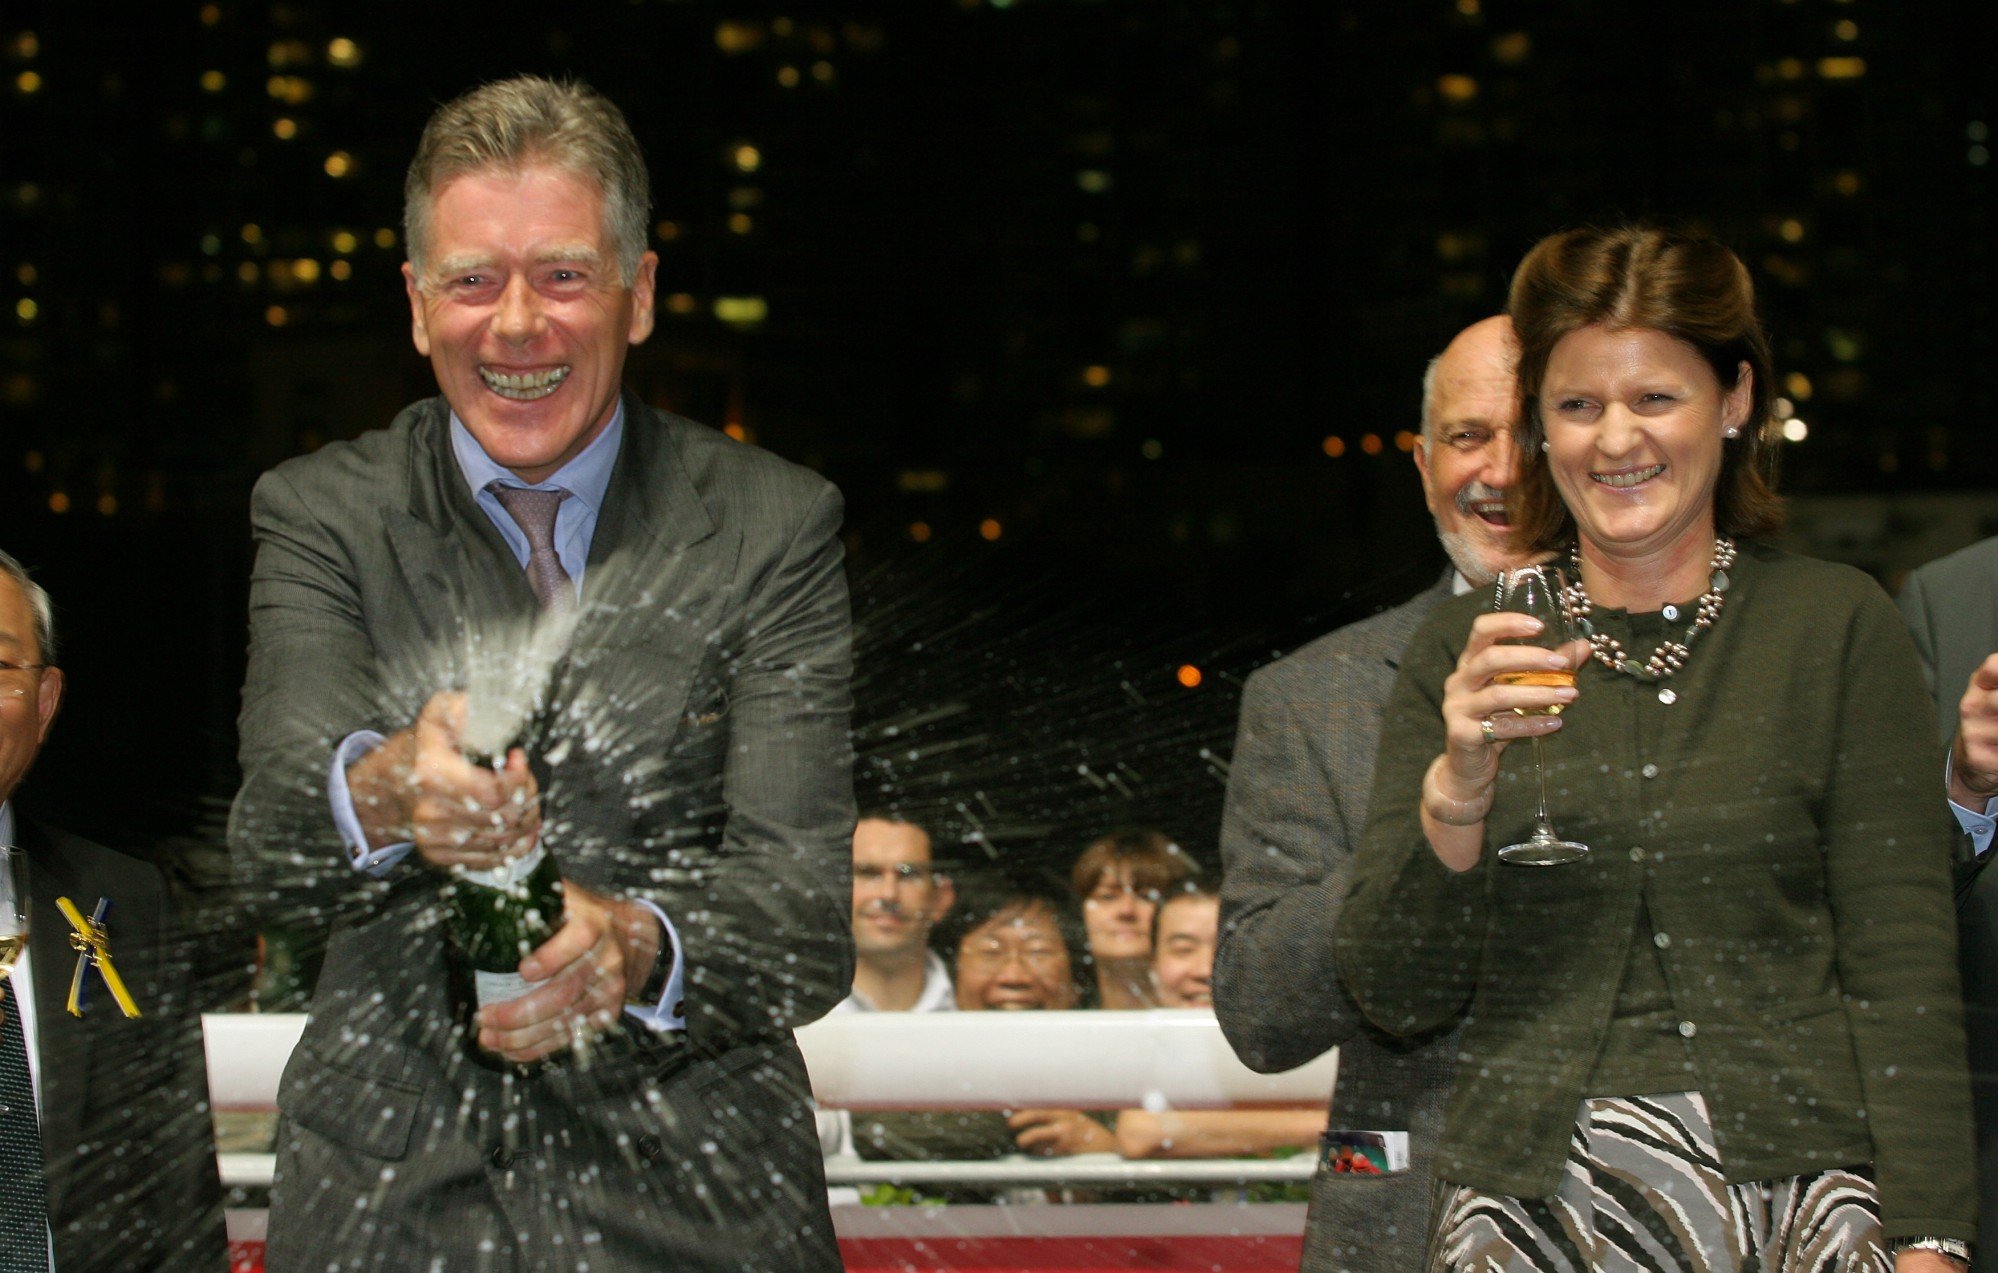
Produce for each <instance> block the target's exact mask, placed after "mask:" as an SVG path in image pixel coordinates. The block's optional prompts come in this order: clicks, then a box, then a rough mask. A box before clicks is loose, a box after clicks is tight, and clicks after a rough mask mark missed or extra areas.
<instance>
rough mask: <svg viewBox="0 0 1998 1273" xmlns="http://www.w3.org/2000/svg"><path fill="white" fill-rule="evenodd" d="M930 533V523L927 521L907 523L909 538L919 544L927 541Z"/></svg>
mask: <svg viewBox="0 0 1998 1273" xmlns="http://www.w3.org/2000/svg"><path fill="white" fill-rule="evenodd" d="M930 533H931V532H930V524H929V523H928V522H910V523H909V538H910V539H912V540H914V541H915V542H916V543H919V544H927V543H929V542H930Z"/></svg>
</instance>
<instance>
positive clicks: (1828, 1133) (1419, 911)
mask: <svg viewBox="0 0 1998 1273" xmlns="http://www.w3.org/2000/svg"><path fill="white" fill-rule="evenodd" d="M1489 604H1490V596H1489V593H1488V592H1480V593H1474V594H1471V595H1469V596H1465V597H1459V598H1456V599H1455V600H1453V601H1450V602H1446V603H1445V604H1444V605H1443V606H1441V607H1439V608H1438V609H1437V611H1436V613H1435V614H1434V615H1432V616H1431V618H1430V621H1429V622H1428V623H1427V624H1426V625H1425V627H1424V628H1423V630H1422V631H1421V632H1420V633H1418V634H1417V635H1416V637H1415V640H1414V642H1413V643H1412V644H1411V645H1410V647H1409V650H1408V655H1407V658H1406V659H1405V661H1404V662H1403V665H1402V673H1401V678H1400V680H1399V681H1398V682H1397V683H1396V685H1395V689H1394V694H1393V696H1392V697H1391V698H1390V700H1389V703H1388V712H1387V718H1386V724H1385V728H1384V729H1383V731H1382V735H1381V738H1382V743H1381V755H1380V758H1379V763H1378V768H1377V772H1376V780H1375V786H1374V796H1373V814H1372V817H1371V819H1370V821H1369V823H1368V827H1367V831H1366V834H1365V838H1364V842H1363V845H1362V848H1361V853H1360V862H1359V864H1358V868H1357V870H1356V872H1355V875H1354V879H1353V885H1352V891H1351V893H1350V895H1349V898H1348V901H1347V904H1346V911H1345V918H1344V920H1343V921H1342V923H1341V925H1340V928H1339V932H1338V955H1339V968H1340V973H1341V976H1342V977H1343V978H1344V979H1345V981H1346V982H1347V985H1348V987H1349V989H1350V990H1351V991H1352V993H1353V995H1354V997H1355V998H1356V999H1357V1000H1358V1002H1359V1003H1360V1004H1361V1006H1362V1007H1363V1009H1364V1010H1365V1011H1366V1012H1367V1014H1368V1015H1369V1016H1370V1017H1371V1018H1372V1019H1373V1020H1374V1021H1376V1022H1377V1023H1379V1024H1380V1025H1381V1026H1382V1027H1383V1028H1385V1029H1388V1030H1391V1031H1395V1032H1398V1033H1414V1032H1418V1031H1423V1030H1428V1029H1432V1028H1434V1027H1436V1026H1438V1025H1440V1024H1442V1023H1444V1022H1447V1021H1449V1020H1451V1019H1452V1018H1454V1017H1456V1016H1457V1015H1459V1014H1460V1013H1461V1014H1467V1017H1468V1020H1467V1022H1466V1027H1465V1031H1466V1032H1465V1038H1464V1058H1463V1062H1462V1064H1461V1065H1460V1067H1459V1070H1458V1080H1457V1088H1456V1091H1455V1094H1454V1096H1453V1098H1452V1101H1451V1106H1450V1112H1449V1117H1448V1127H1447V1131H1446V1134H1445V1139H1444V1145H1443V1148H1442V1151H1441V1152H1440V1153H1439V1154H1438V1156H1437V1168H1436V1170H1437V1174H1438V1175H1439V1176H1441V1177H1443V1178H1445V1179H1448V1180H1453V1181H1458V1182H1461V1183H1464V1184H1469V1185H1473V1186H1476V1187H1479V1188H1482V1189H1487V1190H1491V1191H1496V1192H1500V1193H1506V1194H1512V1195H1515V1196H1520V1197H1546V1196H1549V1195H1551V1194H1553V1192H1554V1190H1555V1187H1556V1183H1557V1181H1558V1179H1559V1177H1560V1173H1561V1164H1562V1162H1563V1160H1564V1159H1565V1158H1566V1155H1567V1150H1568V1137H1569V1131H1570V1129H1571V1127H1572V1125H1573V1123H1574V1120H1575V1115H1576V1113H1577V1110H1578V1107H1579V1105H1580V1102H1581V1101H1582V1100H1583V1099H1584V1098H1586V1097H1589V1096H1592V1095H1626V1094H1628V1093H1597V1092H1590V1091H1587V1090H1585V1089H1586V1087H1587V1086H1588V1084H1589V1082H1590V1080H1591V1077H1592V1076H1593V1074H1594V1072H1595V1063H1596V1060H1597V1057H1598V1054H1599V1053H1600V1052H1601V1050H1602V1045H1603V1039H1604V1036H1605V1032H1606V1030H1607V1028H1608V1024H1609V1021H1610V1019H1611V1017H1612V1015H1613V1013H1614V1012H1615V1010H1616V1001H1617V991H1618V987H1619V983H1620V980H1621V976H1622V973H1623V970H1624V968H1625V966H1626V964H1627V962H1628V959H1627V956H1628V953H1629V943H1630V941H1631V940H1632V934H1633V931H1634V930H1635V929H1636V927H1637V916H1638V907H1639V903H1640V901H1642V902H1643V903H1644V904H1645V905H1646V906H1647V907H1648V909H1649V913H1650V917H1651V921H1652V925H1653V927H1654V928H1655V930H1656V933H1657V938H1656V941H1657V945H1658V951H1659V957H1660V959H1661V962H1662V964H1663V966H1664V969H1665V976H1666V980H1667V982H1668V984H1669V985H1670V988H1671V994H1672V1001H1673V1006H1674V1009H1675V1011H1676V1012H1677V1014H1678V1015H1680V1016H1681V1017H1682V1018H1683V1020H1682V1022H1681V1024H1680V1025H1679V1027H1678V1032H1679V1033H1680V1034H1681V1035H1683V1036H1684V1037H1685V1038H1686V1040H1687V1045H1688V1051H1689V1052H1690V1055H1691V1057H1692V1061H1693V1065H1694V1070H1695V1072H1694V1073H1693V1074H1692V1075H1691V1076H1689V1078H1688V1082H1687V1083H1686V1087H1687V1088H1688V1089H1691V1090H1698V1091H1700V1092H1701V1093H1702V1094H1704V1096H1705V1098H1706V1101H1707V1105H1708V1108H1709V1110H1710V1112H1711V1114H1712V1116H1713V1122H1714V1130H1715V1132H1716V1134H1717V1135H1718V1137H1719V1143H1720V1152H1721V1160H1722V1162H1723V1164H1724V1166H1725V1168H1726V1172H1727V1177H1728V1179H1729V1180H1730V1181H1734V1182H1739V1181H1747V1180H1766V1179H1775V1178H1781V1177H1784V1176H1789V1175H1795V1174H1799V1173H1803V1172H1809V1171H1814V1170H1819V1169H1822V1168H1826V1167H1834V1166H1842V1165H1851V1164H1859V1163H1868V1162H1870V1163H1872V1164H1873V1166H1874V1169H1875V1172H1876V1175H1877V1179H1878V1181H1879V1184H1880V1192H1881V1202H1882V1214H1883V1221H1884V1227H1885V1232H1886V1235H1887V1236H1888V1237H1889V1238H1894V1237H1907V1236H1916V1235H1921V1234H1936V1235H1941V1236H1948V1237H1962V1238H1969V1237H1972V1236H1974V1231H1973V1227H1972V1216H1973V1210H1974V1204H1973V1201H1972V1169H1971V1149H1970V1108H1969V1085H1968V1079H1967V1076H1966V1074H1965V1065H1964V1042H1963V1027H1962V1014H1961V1001H1960V999H1959V995H1958V988H1957V977H1956V969H1955V964H1954V950H1955V944H1954V935H1953V934H1954V928H1953V918H1952V914H1951V906H1950V892H1949V858H1950V845H1951V820H1950V818H1949V816H1948V813H1947V811H1946V805H1945V802H1944V797H1943V793H1942V785H1941V784H1942V774H1943V768H1942V763H1943V762H1942V753H1941V751H1940V750H1939V748H1938V746H1937V743H1936V736H1935V727H1934V725H1933V723H1932V721H1931V717H1930V713H1929V708H1928V699H1927V696H1926V694H1925V693H1924V692H1923V688H1922V680H1921V674H1920V672H1919V671H1918V670H1917V668H1916V663H1915V656H1914V651H1913V648H1912V646H1911V645H1910V643H1909V641H1908V636H1907V633H1906V631H1905V629H1904V628H1903V627H1902V625H1901V621H1900V618H1899V616H1898V615H1897V614H1896V613H1895V611H1894V607H1893V605H1892V603H1891V602H1889V601H1888V599H1887V597H1886V595H1885V594H1884V593H1882V592H1881V591H1880V589H1879V588H1878V587H1877V586H1876V585H1875V584H1874V583H1873V582H1872V581H1871V580H1869V579H1867V578H1866V577H1865V576H1864V575H1862V574H1860V573H1859V572H1857V571H1854V570H1851V569H1848V568H1846V567H1842V566H1834V565H1829V564H1826V563H1823V562H1817V561H1812V560H1809V559H1807V558H1801V557H1793V556H1790V555H1788V554H1785V553H1781V552H1778V551H1776V550H1774V549H1770V548H1764V547H1761V546H1757V545H1751V544H1744V545H1743V546H1742V551H1741V556H1740V558H1739V560H1738V561H1737V563H1736V566H1735V569H1734V571H1733V588H1732V589H1731V590H1730V591H1729V593H1728V596H1727V603H1726V609H1725V611H1724V612H1723V613H1722V615H1721V617H1720V620H1719V622H1718V623H1716V624H1715V625H1714V627H1713V628H1712V629H1710V630H1709V631H1708V632H1707V633H1706V634H1705V635H1704V636H1703V637H1702V638H1701V639H1700V640H1699V641H1698V642H1697V643H1696V644H1695V645H1694V647H1693V652H1692V656H1691V658H1690V659H1689V660H1688V661H1687V664H1686V667H1685V670H1684V671H1682V672H1680V673H1679V674H1678V675H1677V676H1676V677H1674V678H1673V679H1672V680H1671V681H1670V682H1669V683H1668V684H1669V685H1670V686H1671V688H1672V689H1673V690H1674V691H1675V692H1676V695H1677V701H1676V702H1675V703H1672V704H1670V705H1667V704H1664V703H1661V702H1660V700H1659V697H1658V690H1659V686H1658V685H1656V684H1651V683H1645V682H1640V681H1637V680H1635V679H1633V678H1630V677H1627V676H1623V675H1620V674H1617V673H1612V672H1610V671H1609V670H1608V669H1607V668H1604V667H1603V666H1602V665H1600V664H1599V663H1595V662H1593V661H1591V662H1590V663H1589V664H1588V665H1587V666H1585V667H1584V668H1583V669H1582V672H1581V674H1580V677H1579V681H1578V685H1579V688H1580V691H1581V693H1580V696H1579V698H1578V700H1577V701H1576V703H1575V704H1574V705H1573V706H1571V707H1570V708H1569V709H1568V711H1567V713H1566V714H1565V715H1564V716H1563V718H1562V719H1563V722H1564V724H1563V727H1562V729H1561V731H1560V732H1559V733H1557V734H1555V735H1554V736H1553V737H1552V738H1551V739H1550V740H1549V741H1548V742H1547V744H1546V757H1547V765H1548V778H1549V782H1548V788H1549V796H1550V802H1551V805H1552V810H1553V815H1554V822H1555V826H1556V828H1557V829H1558V830H1559V831H1560V832H1561V833H1562V834H1563V835H1565V836H1567V837H1569V838H1575V839H1580V840H1582V841H1584V842H1586V843H1587V844H1588V845H1589V846H1590V847H1591V850H1592V851H1591V853H1590V854H1589V856H1588V859H1587V860H1586V861H1585V862H1582V863H1579V864H1576V865H1571V866H1561V867H1551V868H1526V867H1510V866H1503V865H1499V864H1498V863H1497V862H1496V861H1495V860H1494V859H1493V858H1492V857H1491V856H1490V848H1491V847H1493V846H1497V845H1500V844H1506V843H1510V842H1512V841H1514V840H1518V839H1523V838H1525V837H1526V835H1527V834H1528V833H1529V831H1530V829H1531V822H1532V817H1533V803H1534V792H1533V784H1532V776H1533V765H1532V759H1533V753H1532V748H1531V747H1530V746H1528V745H1526V744H1523V743H1522V744H1519V745H1517V746H1513V747H1509V748H1508V749H1507V752H1506V755H1505V761H1504V768H1503V771H1502V773H1501V775H1500V779H1499V785H1498V793H1497V801H1496V804H1495V805H1494V807H1493V810H1492V813H1491V816H1490V817H1489V818H1488V819H1487V821H1486V823H1485V839H1486V844H1487V846H1488V848H1487V856H1486V858H1485V860H1484V861H1483V862H1481V863H1480V864H1479V865H1478V866H1477V867H1475V868H1473V869H1472V870H1469V871H1466V872H1464V873H1463V874H1461V875H1457V874H1453V873H1451V872H1450V871H1448V870H1447V869H1446V868H1444V867H1443V866H1442V865H1441V864H1440V863H1439V862H1438V861H1437V860H1436V857H1435V855H1434V853H1433V852H1432V851H1431V849H1430V847H1429V844H1428V842H1427V840H1426V839H1425V838H1424V836H1423V833H1422V829H1421V825H1420V819H1419V816H1418V810H1419V801H1420V791H1421V782H1422V775H1423V771H1424V769H1425V768H1426V767H1427V766H1428V764H1429V762H1430V761H1431V760H1432V759H1433V758H1434V757H1435V756H1436V755H1437V753H1438V752H1440V751H1441V750H1442V745H1443V739H1442V720H1441V716H1440V712H1439V708H1440V704H1441V701H1442V684H1443V680H1444V678H1445V677H1446V676H1447V675H1448V674H1449V672H1450V670H1451V669H1452V668H1453V666H1454V665H1455V663H1456V660H1457V657H1458V655H1459V653H1460V652H1461V650H1462V648H1463V645H1464V641H1465V637H1466V635H1467V634H1468V631H1469V628H1470V623H1471V620H1472V619H1473V618H1474V617H1476V615H1477V614H1478V613H1480V612H1481V611H1482V610H1483V609H1485V608H1486V607H1487V606H1488V605H1489ZM1597 620H1598V623H1599V626H1604V627H1605V629H1606V630H1607V631H1609V632H1610V633H1611V634H1612V635H1615V636H1616V637H1618V639H1620V640H1621V641H1622V642H1623V645H1624V647H1625V648H1626V649H1628V650H1633V651H1638V652H1640V657H1642V654H1643V653H1648V652H1649V651H1650V650H1651V649H1652V648H1653V646H1655V645H1656V644H1657V642H1658V640H1659V639H1660V635H1661V633H1662V631H1663V629H1662V628H1661V627H1660V620H1659V619H1658V616H1656V615H1649V616H1642V615H1641V616H1637V617H1636V622H1635V624H1633V623H1632V621H1631V616H1628V615H1624V614H1622V613H1620V612H1608V613H1605V612H1603V611H1601V610H1600V609H1599V610H1598V612H1597Z"/></svg>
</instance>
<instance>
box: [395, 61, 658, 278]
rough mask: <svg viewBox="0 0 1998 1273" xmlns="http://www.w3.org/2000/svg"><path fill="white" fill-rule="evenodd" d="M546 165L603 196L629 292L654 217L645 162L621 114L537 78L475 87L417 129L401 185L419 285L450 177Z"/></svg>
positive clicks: (574, 89)
mask: <svg viewBox="0 0 1998 1273" xmlns="http://www.w3.org/2000/svg"><path fill="white" fill-rule="evenodd" d="M542 163H545V164H552V165H554V166H555V167H557V168H560V169H562V170H563V171H565V172H568V173H571V174H573V175H574V176H577V177H580V178H582V179H583V180H585V181H588V182H590V183H591V184H592V185H594V186H596V188H597V189H598V190H600V191H602V192H603V197H604V236H605V238H607V239H608V240H609V241H610V247H611V251H612V253H613V254H614V255H615V256H616V258H617V265H618V270H619V271H620V273H621V274H622V276H623V278H624V284H625V286H626V287H629V286H631V284H632V283H633V282H634V281H635V280H636V279H637V278H638V259H639V257H640V256H642V255H643V254H644V252H645V243H646V234H647V223H648V222H649V221H650V219H651V215H652V185H651V180H650V178H648V177H647V176H646V172H645V156H644V155H643V154H641V153H640V152H639V149H638V140H637V138H635V137H633V136H632V134H631V125H630V124H629V123H627V122H626V121H625V118H624V112H622V111H620V110H619V109H618V108H617V107H616V106H614V105H612V104H611V102H610V99H608V98H606V97H604V96H603V95H602V94H601V93H598V92H597V91H596V90H595V89H593V88H590V87H589V86H588V85H586V84H581V83H573V82H572V83H557V82H555V81H554V80H546V79H542V78H541V77H540V76H536V75H523V76H520V77H518V78H516V79H510V80H501V81H499V82H498V83H496V84H487V85H485V86H484V87H482V88H475V89H473V90H472V91H471V92H469V93H466V94H465V95H464V96H462V97H460V98H458V99H457V100H455V101H452V102H448V103H446V104H445V105H443V106H440V107H438V109H437V113H436V114H434V115H432V116H431V117H430V122H429V123H428V124H425V125H424V126H423V137H422V139H421V140H420V141H418V142H417V144H416V157H415V158H414V159H412V160H410V163H409V175H408V177H407V178H406V179H405V180H404V181H403V187H402V196H403V198H402V228H403V238H404V241H405V243H406V244H407V246H408V248H409V264H410V267H411V268H412V270H413V271H414V272H415V274H416V279H417V285H418V286H419V287H421V286H422V285H423V284H424V282H425V276H424V273H423V268H424V258H425V256H426V255H427V254H428V252H429V250H430V212H431V207H432V204H433V202H434V201H435V199H436V197H437V192H438V191H439V190H441V189H443V188H444V186H445V185H446V184H448V183H449V182H450V181H451V180H452V179H453V178H456V177H462V176H465V175H466V174H468V173H475V172H487V171H491V170H495V169H496V170H498V171H501V172H519V171H521V170H523V169H525V168H527V167H529V166H530V165H533V164H542Z"/></svg>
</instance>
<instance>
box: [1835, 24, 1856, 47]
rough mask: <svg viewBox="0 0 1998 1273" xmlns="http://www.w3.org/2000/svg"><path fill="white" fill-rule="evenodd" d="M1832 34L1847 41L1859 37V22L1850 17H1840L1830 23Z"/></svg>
mask: <svg viewBox="0 0 1998 1273" xmlns="http://www.w3.org/2000/svg"><path fill="white" fill-rule="evenodd" d="M1832 34H1833V35H1835V36H1837V37H1838V38H1839V39H1841V40H1845V41H1847V42H1848V43H1849V42H1851V41H1853V40H1857V39H1858V38H1859V24H1858V23H1857V22H1854V21H1853V20H1852V19H1851V18H1840V19H1839V20H1838V21H1837V22H1834V23H1832Z"/></svg>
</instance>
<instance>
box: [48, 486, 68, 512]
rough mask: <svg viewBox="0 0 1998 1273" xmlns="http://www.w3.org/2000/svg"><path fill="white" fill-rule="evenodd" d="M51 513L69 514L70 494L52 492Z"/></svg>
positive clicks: (50, 500)
mask: <svg viewBox="0 0 1998 1273" xmlns="http://www.w3.org/2000/svg"><path fill="white" fill-rule="evenodd" d="M49 511H50V512H51V513H67V512H68V511H69V494H68V492H66V491H51V492H50V493H49Z"/></svg>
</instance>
